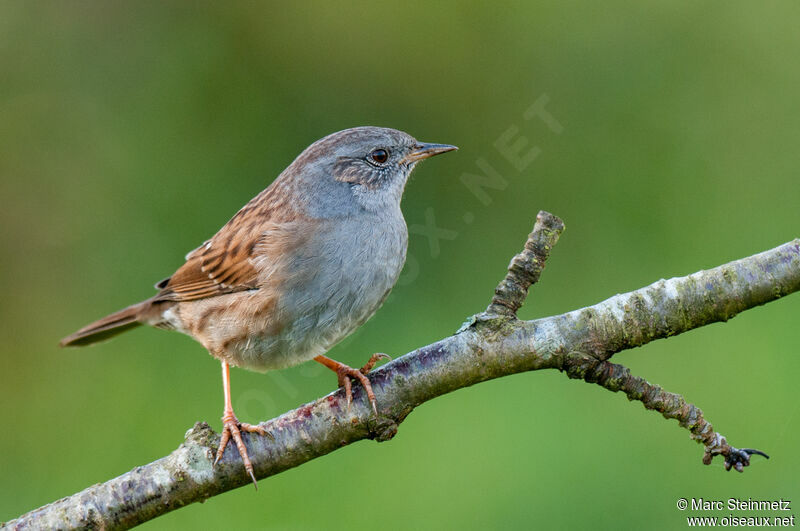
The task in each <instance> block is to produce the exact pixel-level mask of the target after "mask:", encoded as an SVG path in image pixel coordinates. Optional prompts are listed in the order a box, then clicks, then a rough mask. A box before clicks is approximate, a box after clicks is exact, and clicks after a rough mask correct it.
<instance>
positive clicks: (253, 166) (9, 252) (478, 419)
mask: <svg viewBox="0 0 800 531" xmlns="http://www.w3.org/2000/svg"><path fill="white" fill-rule="evenodd" d="M799 17H800V6H799V5H798V4H797V3H796V2H792V1H785V2H770V3H768V4H761V3H753V2H724V3H723V2H720V3H705V2H701V3H695V2H672V3H661V2H643V3H634V2H618V1H613V2H604V3H602V5H601V4H599V3H594V2H519V3H504V4H502V5H500V4H489V3H486V4H481V3H465V2H438V3H435V4H434V3H429V2H395V3H384V4H382V5H376V4H375V3H361V4H354V5H342V4H336V5H333V3H330V4H328V3H322V2H317V3H314V4H304V5H301V6H295V5H292V4H291V3H289V2H280V3H277V2H276V3H274V4H269V3H266V2H263V3H261V2H248V3H227V4H225V5H224V6H223V5H221V4H218V3H216V2H208V3H203V2H201V3H196V2H186V3H175V2H173V3H169V4H166V3H162V2H135V3H133V2H130V3H124V2H82V3H62V2H10V1H4V2H2V3H1V4H0V143H1V145H2V147H1V148H0V193H2V196H1V197H2V209H0V223H2V230H1V231H0V246H2V247H1V249H2V250H1V251H0V270H2V275H0V283H2V284H1V285H0V288H1V289H2V293H3V298H2V306H0V308H1V310H0V311H2V315H0V317H2V318H0V334H1V335H0V337H1V338H2V347H0V349H2V351H1V352H2V355H1V356H0V367H1V368H0V371H2V375H3V378H2V379H3V384H2V390H0V393H2V404H3V407H2V408H0V425H2V426H3V431H4V434H3V436H2V438H0V469H2V475H0V520H7V519H9V518H13V517H15V516H17V515H18V514H20V513H22V512H25V511H28V510H30V509H33V508H35V507H38V506H40V505H43V504H45V503H48V502H50V501H53V500H55V499H57V498H60V497H62V496H65V495H68V494H72V493H74V492H76V491H78V490H80V489H83V488H85V487H87V486H88V485H91V484H93V483H96V482H99V481H104V480H106V479H109V478H111V477H113V476H116V475H118V474H121V473H123V472H126V471H127V470H129V469H131V468H133V467H134V466H136V465H139V464H144V463H146V462H149V461H151V460H153V459H155V458H158V457H160V456H163V455H165V454H167V453H169V452H170V451H171V450H173V449H174V448H175V447H176V446H177V445H178V444H179V443H180V441H181V440H182V437H183V434H184V432H185V431H186V430H187V429H188V428H189V427H191V426H192V424H193V423H194V422H195V421H197V420H206V421H209V422H210V423H211V424H212V426H214V428H215V429H219V424H220V423H219V417H220V415H221V410H222V392H221V386H220V381H219V366H218V364H217V362H216V361H214V360H213V359H212V358H211V357H210V356H208V355H207V354H206V353H205V352H204V351H203V350H202V348H201V347H200V346H199V345H197V344H195V343H194V342H192V341H191V340H190V339H188V338H186V337H184V336H181V335H179V334H175V333H165V332H162V331H157V330H146V329H142V330H137V331H135V332H132V333H130V334H126V335H124V336H121V337H119V338H118V339H116V340H115V341H113V342H110V343H105V344H102V345H100V346H97V347H94V348H90V349H84V350H68V351H63V350H59V349H58V348H57V347H56V343H57V342H58V340H59V339H60V338H61V337H62V336H64V335H66V334H67V333H70V332H72V331H74V330H75V329H77V328H78V327H80V326H82V325H84V324H86V323H88V322H89V321H91V320H93V319H95V318H98V317H101V316H103V315H105V314H106V313H109V312H111V311H113V310H117V309H118V308H120V307H122V306H125V305H127V304H129V303H131V302H133V301H136V300H140V299H143V298H145V297H148V296H150V295H151V294H152V293H153V291H152V290H151V288H150V286H151V285H152V284H153V283H154V282H156V281H158V280H160V279H161V278H163V277H165V276H167V275H169V274H170V273H171V272H172V271H173V270H174V269H175V268H176V267H178V266H179V265H180V264H181V263H182V257H183V255H184V254H185V253H186V252H187V251H189V250H190V249H192V248H193V247H195V246H196V245H198V244H199V243H200V242H202V241H203V240H204V239H205V238H207V237H208V236H210V235H211V234H213V233H214V232H215V231H216V230H217V229H218V228H219V227H220V226H221V225H222V224H223V223H224V222H225V221H226V220H227V219H228V218H229V217H230V216H231V215H232V214H233V213H234V212H236V210H237V209H238V208H239V207H240V206H241V205H243V204H244V203H245V202H246V201H247V200H249V199H250V198H251V197H252V196H253V195H255V194H256V193H257V192H259V191H260V190H261V189H263V188H264V187H266V186H267V185H268V184H269V183H270V182H271V180H272V179H273V178H274V177H275V176H276V175H278V173H280V171H281V170H282V169H283V168H284V167H285V166H286V165H287V164H288V163H289V162H291V160H292V159H293V158H294V157H295V156H296V155H297V154H298V153H299V152H300V151H301V150H302V149H303V148H305V147H306V146H307V145H308V144H310V143H311V142H313V141H314V140H316V139H318V138H320V137H322V136H324V135H326V134H328V133H330V132H333V131H336V130H339V129H344V128H346V127H351V126H355V125H364V124H372V125H383V126H390V127H394V128H398V129H403V130H406V131H408V132H410V133H411V134H413V135H415V136H417V137H418V138H420V139H422V140H425V141H433V142H446V143H452V144H456V145H458V146H459V147H460V148H461V149H460V151H459V152H457V153H455V154H449V155H447V156H444V157H441V158H437V159H435V160H434V161H430V162H427V163H425V164H423V165H422V166H421V167H420V168H419V169H417V171H416V172H415V174H414V176H413V177H412V180H411V182H410V184H409V186H408V188H407V191H406V195H405V199H404V203H403V209H404V211H405V214H406V219H407V221H408V223H409V225H412V226H413V225H425V222H426V213H428V215H429V216H430V215H432V216H433V217H434V218H435V224H436V226H438V227H439V228H441V229H446V230H448V231H451V232H449V233H447V237H448V239H441V240H439V241H438V242H437V243H438V248H437V247H436V246H433V247H432V246H431V244H430V243H431V242H430V241H429V240H428V239H427V238H426V237H425V236H423V235H419V234H412V236H411V239H410V249H409V264H408V267H407V270H406V274H405V275H404V277H403V280H402V282H401V285H399V286H398V287H397V288H396V289H395V291H394V292H393V294H392V296H391V298H390V300H389V302H388V303H387V304H386V306H385V307H384V308H383V309H382V310H381V311H380V312H378V314H377V315H376V316H375V317H374V318H373V319H372V320H371V321H370V322H369V323H368V324H367V325H366V326H364V327H363V328H362V329H361V330H360V331H359V332H357V333H356V334H355V336H353V337H352V338H350V339H348V340H346V341H345V342H344V343H343V344H342V345H340V346H338V347H337V348H336V349H335V350H333V351H332V352H331V355H332V357H334V358H336V359H340V360H342V361H344V362H348V363H351V364H359V363H361V362H363V360H364V359H365V358H366V357H367V355H368V354H370V353H372V352H374V351H382V352H387V353H391V354H393V355H400V354H403V353H405V352H408V351H410V350H412V349H414V348H415V347H419V346H422V345H425V344H428V343H430V342H432V341H435V340H437V339H439V338H442V337H444V336H447V335H449V334H451V333H453V332H454V331H455V330H456V329H457V328H458V326H459V324H460V323H461V322H462V321H463V320H464V318H465V317H466V316H468V315H470V314H472V313H475V312H478V311H480V310H482V309H483V308H484V307H485V306H486V304H487V302H488V300H489V298H490V295H491V293H492V290H493V288H494V286H495V284H496V282H497V281H498V280H499V279H500V278H501V277H502V275H503V273H504V270H505V266H506V265H507V263H508V260H509V259H510V257H511V256H513V255H514V254H515V253H516V252H518V250H519V249H520V247H521V245H522V243H523V241H524V239H525V236H526V234H527V233H528V232H529V230H530V228H531V226H532V223H533V219H534V217H535V214H536V212H537V211H538V210H540V209H546V210H549V211H551V212H553V213H555V214H557V215H559V216H561V217H562V218H563V219H564V220H565V222H566V224H567V231H566V233H565V234H564V236H563V237H562V239H561V242H560V243H559V245H558V246H557V247H556V249H555V251H554V253H553V256H552V259H551V261H550V262H549V264H548V268H547V271H546V273H545V275H544V276H543V278H542V281H541V283H540V284H539V285H538V286H537V287H536V289H535V291H534V294H533V296H532V297H531V298H530V300H529V304H528V305H527V306H525V308H523V310H522V312H521V315H522V317H524V318H535V317H542V316H547V315H551V314H557V313H561V312H564V311H568V310H572V309H575V308H578V307H581V306H585V305H589V304H593V303H595V302H598V301H600V300H603V299H605V298H607V297H609V296H611V295H613V294H615V293H619V292H624V291H628V290H632V289H636V288H639V287H642V286H644V285H646V284H649V283H650V282H652V281H655V280H657V279H659V278H669V277H671V276H678V275H685V274H688V273H692V272H694V271H697V270H699V269H703V268H709V267H714V266H716V265H719V264H722V263H724V262H727V261H730V260H733V259H736V258H740V257H743V256H747V255H750V254H753V253H756V252H759V251H762V250H766V249H769V248H772V247H774V246H776V245H779V244H781V243H783V242H785V241H788V240H790V239H792V238H794V237H798V236H800V180H798V171H797V166H798V141H800V133H798V127H799V126H800V98H798V87H800V61H798V60H797V58H798V57H799V56H800V33H798V31H797V21H798V18H799ZM543 96H544V97H545V99H547V100H549V101H548V102H547V105H546V108H547V110H548V111H549V112H550V113H551V114H552V116H553V117H554V118H555V119H556V120H557V121H558V123H559V124H560V125H561V126H563V130H562V131H561V133H560V134H556V133H555V132H553V131H552V130H551V128H550V127H548V125H547V124H546V123H545V122H543V121H541V120H539V119H537V118H534V119H531V120H526V119H525V118H524V116H523V113H524V112H525V110H526V109H528V108H529V107H530V106H531V105H532V104H533V103H534V102H536V101H537V100H538V99H539V98H541V97H543ZM512 128H517V130H518V133H517V134H518V135H521V136H524V137H525V138H526V139H527V140H528V146H527V147H526V150H527V149H529V148H530V147H532V146H536V147H537V148H538V149H539V150H540V153H539V155H538V157H537V158H536V159H535V160H534V161H533V162H532V163H531V164H530V165H529V166H528V167H527V168H525V169H524V170H523V171H519V170H517V169H516V168H515V167H514V166H513V165H512V164H510V163H509V162H508V161H507V160H506V159H505V158H504V157H503V156H502V155H501V154H500V152H499V151H498V150H497V148H496V147H495V142H496V141H497V139H498V138H500V137H501V135H503V133H505V132H507V131H509V130H510V129H511V130H512V132H513V129H512ZM479 159H484V160H486V161H487V162H488V163H490V164H491V165H492V166H493V167H494V168H495V169H496V170H497V171H498V172H500V173H501V174H502V176H503V180H504V182H505V183H506V186H505V188H504V189H502V190H499V189H498V190H492V189H487V193H488V196H489V204H488V205H487V204H485V202H482V201H480V200H479V199H478V198H477V197H476V196H475V195H473V194H472V193H471V192H470V191H469V190H468V189H467V188H466V187H465V186H464V185H463V184H462V182H461V176H462V175H464V174H465V173H477V172H478V169H477V166H476V161H478V160H479ZM437 249H438V252H437ZM798 319H800V295H794V296H792V297H788V298H787V299H785V300H781V301H777V302H775V303H772V304H769V305H768V306H766V307H764V308H758V309H754V310H752V311H748V312H746V313H745V314H743V315H741V316H739V317H737V318H736V319H734V320H733V321H731V322H729V323H726V324H716V325H713V326H708V327H705V328H703V329H701V330H696V331H693V332H691V333H688V334H685V335H683V336H680V337H676V338H672V339H669V340H667V341H659V342H656V343H654V344H651V345H648V346H646V347H645V348H643V349H639V350H636V351H632V352H626V353H623V354H620V355H619V356H618V357H617V358H615V359H617V360H618V361H619V362H622V363H625V364H626V365H628V366H630V367H631V368H632V369H633V370H634V371H635V372H636V373H637V374H639V375H642V376H645V377H646V378H648V379H649V380H650V381H653V382H656V383H659V384H661V385H663V386H665V387H666V388H667V389H669V390H672V391H674V392H678V393H682V394H684V396H685V397H686V398H687V399H688V400H690V401H693V402H694V403H696V404H698V405H699V406H700V407H701V408H702V409H703V411H705V413H706V415H707V417H708V418H709V419H710V420H711V422H712V423H713V424H714V426H715V427H716V428H717V429H718V430H719V431H721V432H722V433H724V434H725V435H726V436H728V438H729V439H730V441H731V442H732V443H733V444H735V445H738V446H753V447H756V448H760V449H763V450H765V451H767V452H768V453H769V454H770V455H771V456H772V459H771V460H769V461H765V460H763V459H759V458H754V460H753V461H754V463H753V466H751V467H750V468H749V469H747V470H746V472H745V474H743V475H739V474H735V473H726V472H725V471H724V470H723V468H722V465H721V464H720V463H719V462H715V463H714V464H713V465H712V466H709V467H705V466H703V465H702V464H701V462H700V460H701V457H702V447H701V446H699V445H697V444H696V443H694V442H692V441H691V440H690V439H689V437H688V433H687V432H686V431H685V430H682V429H680V428H679V427H678V426H677V424H676V423H675V422H672V421H666V420H664V419H663V418H661V417H660V416H659V415H657V414H655V413H652V412H648V411H645V410H644V409H643V408H642V407H641V405H639V404H637V403H629V402H628V401H627V400H626V399H625V398H624V396H621V395H618V394H617V395H614V394H611V393H609V392H607V391H605V390H603V389H600V388H599V387H595V386H589V385H586V384H585V383H581V382H575V381H570V380H568V379H567V378H565V377H564V376H563V375H561V374H558V373H555V372H538V373H530V374H522V375H517V376H513V377H509V378H503V379H501V380H497V381H492V382H488V383H485V384H482V385H479V386H477V387H473V388H470V389H465V390H461V391H458V392H456V393H453V394H451V395H448V396H445V397H442V398H440V399H437V400H435V401H433V402H431V403H428V404H425V405H423V406H422V407H420V408H419V409H418V410H417V411H415V412H414V413H413V414H412V415H411V416H410V417H409V418H408V420H407V421H406V422H405V423H404V424H403V425H402V426H401V429H400V432H399V434H398V436H397V437H396V438H395V439H394V440H392V441H391V442H389V443H386V444H380V445H378V444H375V443H372V442H362V443H359V444H355V445H353V446H350V447H347V448H344V449H342V450H340V451H338V452H335V453H334V454H332V455H329V456H327V457H325V458H322V459H317V460H315V461H313V462H310V463H308V464H306V465H304V466H302V467H300V468H298V469H295V470H291V471H289V472H286V473H284V474H281V475H279V476H277V477H274V478H271V479H269V480H265V481H262V482H261V488H260V489H259V491H258V492H255V491H254V490H253V489H252V488H243V489H239V490H237V491H234V492H230V493H228V494H225V495H223V496H219V497H216V498H214V499H212V500H210V501H208V502H207V503H205V504H202V505H201V504H196V505H193V506H190V507H187V508H184V509H181V510H179V511H176V512H174V513H171V514H168V515H166V516H164V517H162V518H159V519H157V520H155V521H153V522H151V523H149V524H147V525H146V526H145V527H149V528H150V529H172V528H188V527H193V526H194V527H204V528H222V527H224V526H226V525H231V526H233V527H236V528H240V529H256V528H275V529H318V528H331V529H337V528H338V529H353V528H355V529H363V528H368V527H372V526H377V525H380V527H382V528H388V529H409V528H440V529H470V528H471V529H484V528H498V527H504V528H505V527H508V528H528V527H531V526H532V525H540V526H542V527H548V528H589V527H591V528H628V527H634V526H635V527H641V526H643V525H644V526H647V527H654V528H667V529H672V528H676V529H681V528H684V527H685V525H686V524H685V520H684V517H685V516H686V514H687V513H681V512H680V511H678V510H677V509H676V507H675V503H676V500H677V498H679V497H704V498H707V499H726V498H728V497H730V496H735V497H742V498H745V499H746V498H748V497H752V498H756V499H777V498H780V497H783V498H784V499H791V500H793V501H794V502H795V505H797V504H800V496H798V495H800V480H798V477H800V457H798V453H797V446H798V443H797V438H798V435H800V412H799V411H798V409H800V408H798V395H797V379H798V376H800V356H798V352H800V332H798V326H797V324H798ZM232 382H233V383H232V385H233V396H234V405H235V407H236V410H237V413H238V415H239V417H240V418H241V419H242V420H244V421H257V420H261V419H268V418H271V417H273V416H275V415H277V414H280V413H282V412H284V411H286V410H289V409H291V408H293V407H296V406H297V405H299V404H301V403H304V402H307V401H310V400H313V399H315V398H317V397H319V396H322V395H324V394H325V393H327V392H329V391H331V390H332V389H333V388H334V384H335V378H334V376H333V375H332V374H330V373H328V372H327V371H325V370H324V369H322V368H321V367H317V366H314V367H311V366H300V367H295V368H292V369H288V370H284V371H281V372H277V373H269V374H267V375H260V374H255V373H249V372H245V371H240V370H234V371H233V374H232ZM712 514H713V513H712ZM726 514H728V513H727V512H722V513H716V515H717V516H725V515H726ZM772 515H775V514H774V513H773V514H772ZM781 516H786V514H785V513H784V514H781Z"/></svg>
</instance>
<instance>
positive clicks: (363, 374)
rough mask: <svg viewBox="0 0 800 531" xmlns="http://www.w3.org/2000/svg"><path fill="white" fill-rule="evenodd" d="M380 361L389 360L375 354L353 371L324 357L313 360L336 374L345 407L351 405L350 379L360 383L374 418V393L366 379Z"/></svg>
mask: <svg viewBox="0 0 800 531" xmlns="http://www.w3.org/2000/svg"><path fill="white" fill-rule="evenodd" d="M381 359H391V358H390V357H389V356H387V355H386V354H383V353H380V352H379V353H376V354H373V355H372V356H370V358H369V360H368V361H367V363H365V364H364V366H363V367H361V368H360V369H354V368H352V367H349V366H347V365H345V364H344V363H339V362H338V361H335V360H332V359H330V358H328V357H325V356H317V357H316V358H314V360H315V361H318V362H319V363H321V364H323V365H325V366H326V367H327V368H329V369H331V370H332V371H334V372H336V377H337V379H338V382H339V387H344V394H345V396H346V397H347V407H348V408H349V407H350V404H352V403H353V383H352V381H351V378H355V379H356V380H358V381H359V382H360V383H361V386H362V387H363V388H364V390H365V391H366V393H367V398H368V399H369V403H370V405H371V406H372V412H373V413H375V416H376V417H377V416H378V404H377V401H376V400H375V393H374V392H373V391H372V384H371V383H370V381H369V378H367V374H369V372H370V371H371V370H372V368H373V367H374V366H375V364H376V363H377V362H378V360H381Z"/></svg>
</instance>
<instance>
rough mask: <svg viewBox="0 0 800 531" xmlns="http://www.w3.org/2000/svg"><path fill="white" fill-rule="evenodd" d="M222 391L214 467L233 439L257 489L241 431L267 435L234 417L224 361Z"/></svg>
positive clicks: (260, 429) (265, 432)
mask: <svg viewBox="0 0 800 531" xmlns="http://www.w3.org/2000/svg"><path fill="white" fill-rule="evenodd" d="M222 391H223V393H224V394H225V411H224V413H223V414H222V438H221V439H220V441H219V449H217V458H216V459H214V465H216V464H217V462H218V461H219V460H220V459H222V454H224V453H225V447H226V446H227V445H228V441H230V439H231V438H233V441H234V442H235V443H236V448H238V449H239V455H240V456H242V462H244V468H245V470H247V473H248V474H250V478H251V479H252V480H253V485H255V487H256V488H258V483H257V482H256V476H255V474H254V473H253V464H252V463H251V462H250V457H249V456H248V455H247V447H246V446H245V445H244V441H243V440H242V433H241V431H242V430H243V431H248V432H251V433H258V434H259V435H266V436H269V433H267V430H265V429H264V428H262V427H261V426H252V425H250V424H246V423H244V422H239V419H237V418H236V415H234V413H233V406H232V405H231V371H230V367H228V362H226V361H223V362H222Z"/></svg>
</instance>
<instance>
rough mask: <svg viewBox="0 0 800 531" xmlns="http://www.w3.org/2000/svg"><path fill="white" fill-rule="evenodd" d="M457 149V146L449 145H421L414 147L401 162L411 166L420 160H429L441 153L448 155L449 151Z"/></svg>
mask: <svg viewBox="0 0 800 531" xmlns="http://www.w3.org/2000/svg"><path fill="white" fill-rule="evenodd" d="M456 149H458V148H457V147H456V146H451V145H449V144H425V143H419V144H416V145H415V146H414V148H413V149H412V150H411V152H410V153H409V154H408V155H406V156H405V157H403V160H402V161H401V162H402V163H404V164H409V163H411V162H417V161H418V160H422V159H427V158H428V157H432V156H434V155H438V154H440V153H447V152H448V151H454V150H456Z"/></svg>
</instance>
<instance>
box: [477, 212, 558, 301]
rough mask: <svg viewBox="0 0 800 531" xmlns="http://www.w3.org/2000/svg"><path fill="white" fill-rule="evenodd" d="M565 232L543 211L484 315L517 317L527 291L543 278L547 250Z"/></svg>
mask: <svg viewBox="0 0 800 531" xmlns="http://www.w3.org/2000/svg"><path fill="white" fill-rule="evenodd" d="M562 232H564V222H563V221H561V219H559V218H558V217H556V216H554V215H553V214H551V213H549V212H545V211H544V210H542V211H540V212H539V214H538V215H537V216H536V224H535V225H534V226H533V232H531V233H530V235H529V236H528V240H527V241H526V242H525V248H524V249H523V250H522V252H521V253H519V254H518V255H516V256H515V257H514V258H512V259H511V263H510V264H508V273H507V274H506V276H505V278H504V279H503V280H502V281H501V282H500V284H498V285H497V287H496V288H495V290H494V297H492V303H491V304H490V305H489V307H488V308H486V313H488V314H493V315H505V316H508V317H516V315H517V311H518V310H519V309H520V308H521V307H522V304H523V303H524V302H525V298H526V297H527V296H528V288H530V287H531V285H533V284H535V283H536V282H537V281H538V280H539V277H540V276H541V275H542V270H543V269H544V264H545V262H546V261H547V258H548V257H549V256H550V249H552V248H553V246H554V245H555V244H556V242H557V241H558V238H559V237H560V236H561V233H562Z"/></svg>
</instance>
